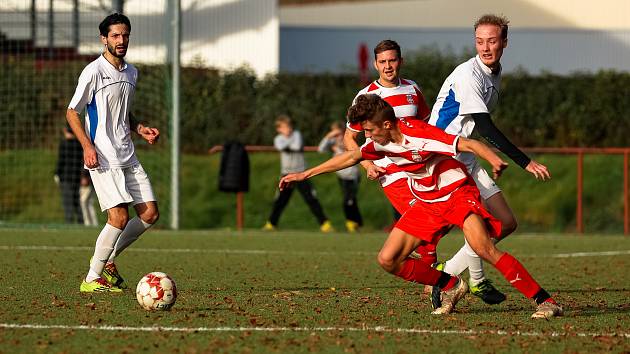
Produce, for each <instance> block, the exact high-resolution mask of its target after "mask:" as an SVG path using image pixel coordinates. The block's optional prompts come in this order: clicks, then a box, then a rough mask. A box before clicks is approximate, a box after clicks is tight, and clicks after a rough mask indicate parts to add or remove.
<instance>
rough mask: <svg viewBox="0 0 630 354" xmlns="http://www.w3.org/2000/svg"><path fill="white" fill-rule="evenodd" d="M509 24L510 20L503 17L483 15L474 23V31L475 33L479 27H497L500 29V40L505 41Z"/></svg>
mask: <svg viewBox="0 0 630 354" xmlns="http://www.w3.org/2000/svg"><path fill="white" fill-rule="evenodd" d="M509 23H510V20H508V19H507V17H505V16H503V15H494V14H485V15H483V16H481V17H479V19H478V20H477V21H476V22H475V31H477V27H479V26H481V25H494V26H499V28H501V38H502V39H507V35H508V24H509Z"/></svg>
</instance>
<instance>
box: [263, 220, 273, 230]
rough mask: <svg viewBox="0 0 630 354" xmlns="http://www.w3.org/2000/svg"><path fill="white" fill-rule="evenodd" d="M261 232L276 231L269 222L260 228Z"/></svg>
mask: <svg viewBox="0 0 630 354" xmlns="http://www.w3.org/2000/svg"><path fill="white" fill-rule="evenodd" d="M262 229H263V231H276V226H275V225H274V224H272V223H270V222H269V221H267V222H266V223H265V225H264V226H263V227H262Z"/></svg>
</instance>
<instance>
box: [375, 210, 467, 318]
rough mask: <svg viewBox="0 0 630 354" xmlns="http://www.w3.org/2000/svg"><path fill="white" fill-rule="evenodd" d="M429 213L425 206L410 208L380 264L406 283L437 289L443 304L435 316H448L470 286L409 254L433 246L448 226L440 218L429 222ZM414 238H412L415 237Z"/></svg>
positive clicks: (380, 253)
mask: <svg viewBox="0 0 630 354" xmlns="http://www.w3.org/2000/svg"><path fill="white" fill-rule="evenodd" d="M429 212H430V211H428V210H425V209H424V208H423V205H417V206H414V207H413V208H410V209H409V210H408V211H407V212H406V213H405V214H404V215H403V216H402V217H401V218H400V220H399V221H398V223H397V224H396V226H395V227H394V229H393V230H392V232H391V233H390V234H389V236H388V238H387V240H386V241H385V244H384V245H383V248H382V249H381V251H380V252H379V255H378V262H379V264H380V265H381V267H382V268H383V269H385V270H386V271H387V272H389V273H392V274H394V275H396V276H398V277H400V278H403V279H404V280H406V281H411V282H415V283H420V284H425V285H430V286H438V287H439V288H440V289H441V290H442V291H441V292H440V293H438V296H440V297H441V299H442V300H443V301H442V303H441V306H439V307H438V308H436V309H435V310H434V311H433V313H434V314H447V313H450V312H451V311H453V308H454V307H455V304H456V303H457V302H458V301H459V300H460V299H461V298H462V297H463V296H464V295H465V294H466V292H467V291H468V285H467V284H466V282H464V281H462V280H461V279H460V278H459V277H458V276H452V275H450V274H447V273H445V272H442V271H439V270H437V269H435V268H433V267H431V265H429V264H427V263H426V262H424V261H422V260H421V259H417V258H412V257H409V254H410V253H411V252H413V250H414V249H417V248H418V246H419V245H420V244H422V243H425V242H432V241H434V239H435V236H436V235H437V233H438V232H439V231H440V230H441V228H443V227H444V226H445V225H444V224H441V223H440V221H441V220H442V219H441V218H440V217H439V215H433V216H432V217H430V218H428V217H427V215H428V213H429ZM412 235H413V236H412Z"/></svg>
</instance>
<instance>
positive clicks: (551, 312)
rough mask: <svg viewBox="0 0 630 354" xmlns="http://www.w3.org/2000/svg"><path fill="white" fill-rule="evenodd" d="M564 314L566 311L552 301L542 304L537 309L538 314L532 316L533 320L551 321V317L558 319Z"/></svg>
mask: <svg viewBox="0 0 630 354" xmlns="http://www.w3.org/2000/svg"><path fill="white" fill-rule="evenodd" d="M563 314H564V310H563V309H562V306H560V305H558V304H554V303H553V302H550V301H545V302H543V303H542V304H540V305H538V307H537V308H536V312H534V314H533V315H532V318H533V319H541V318H544V319H549V318H551V317H558V316H562V315H563Z"/></svg>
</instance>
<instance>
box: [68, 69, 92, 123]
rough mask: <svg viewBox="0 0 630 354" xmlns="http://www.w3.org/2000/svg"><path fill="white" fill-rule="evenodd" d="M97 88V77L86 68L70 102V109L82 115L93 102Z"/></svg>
mask: <svg viewBox="0 0 630 354" xmlns="http://www.w3.org/2000/svg"><path fill="white" fill-rule="evenodd" d="M95 87H96V81H95V75H94V73H93V72H92V71H91V70H88V68H87V67H86V68H85V69H84V70H83V72H81V75H80V76H79V83H78V84H77V88H76V90H75V91H74V95H73V96H72V99H71V100H70V104H69V105H68V108H70V109H74V110H75V111H77V112H79V113H81V112H83V109H84V108H85V106H86V105H88V104H89V103H91V102H92V99H93V98H94V90H95Z"/></svg>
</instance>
